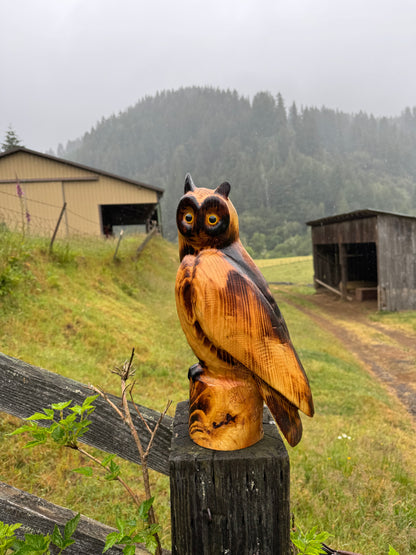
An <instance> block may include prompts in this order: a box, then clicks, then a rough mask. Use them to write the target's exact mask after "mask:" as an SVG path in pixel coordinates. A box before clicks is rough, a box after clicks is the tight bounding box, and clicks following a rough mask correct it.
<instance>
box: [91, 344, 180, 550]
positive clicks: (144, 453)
mask: <svg viewBox="0 0 416 555" xmlns="http://www.w3.org/2000/svg"><path fill="white" fill-rule="evenodd" d="M133 357H134V348H133V349H132V352H131V356H130V359H129V360H128V361H126V362H125V363H124V364H123V367H122V368H115V370H112V373H113V374H117V375H118V376H120V379H121V402H122V407H123V408H122V410H121V409H119V408H118V407H117V406H116V405H115V404H114V403H113V402H112V401H111V400H110V399H109V397H108V395H106V393H104V392H103V391H101V390H100V389H98V388H97V387H95V386H91V387H92V389H93V390H94V391H96V392H97V393H98V394H99V395H101V397H103V399H104V400H105V401H107V403H109V405H110V406H111V407H112V408H113V409H114V410H115V412H116V413H117V414H118V415H119V417H120V418H121V419H122V421H123V422H125V423H126V424H127V426H128V427H129V429H130V433H131V435H132V436H133V439H134V442H135V444H136V447H137V450H138V452H139V456H140V462H141V466H142V476H143V485H144V490H145V496H146V500H148V499H150V498H151V497H152V495H151V488H150V478H149V469H148V466H147V459H148V456H149V453H150V450H151V448H152V445H153V441H154V439H155V436H156V433H157V431H158V429H159V426H160V423H161V422H162V420H163V418H164V416H165V415H166V413H167V411H168V409H169V407H170V405H171V404H172V401H168V403H167V405H166V408H165V410H164V411H163V413H162V414H161V415H160V417H159V419H158V421H157V422H156V424H155V427H154V428H153V430H152V429H151V427H150V426H149V424H148V423H147V422H146V420H145V419H144V418H143V415H142V414H141V412H140V410H139V407H138V406H137V405H136V403H135V402H134V399H133V388H134V386H135V382H133V383H129V382H128V380H129V379H130V378H131V377H132V376H133V375H134V368H133V366H132V364H133ZM128 393H129V394H130V398H131V401H132V403H133V407H134V410H135V411H136V412H137V414H138V415H139V417H140V419H141V421H142V422H143V423H144V425H145V427H146V429H147V430H148V432H149V434H150V438H149V442H148V444H147V447H146V449H144V448H143V444H142V442H141V439H140V436H139V434H138V432H137V430H136V428H135V426H134V423H133V419H132V417H131V413H130V407H129V402H128V399H127V395H128ZM92 459H93V460H94V457H92ZM96 462H98V463H99V464H101V463H100V461H98V459H96ZM117 479H118V480H119V481H120V482H121V483H122V484H123V486H124V487H125V488H126V489H127V491H129V493H130V495H131V496H132V498H133V499H134V501H135V503H136V504H138V505H140V503H138V498H137V496H136V494H135V493H134V492H133V491H131V490H130V488H129V486H128V485H127V484H125V483H124V482H123V481H122V479H120V478H118V477H117ZM148 514H149V524H156V515H155V512H154V509H153V506H151V507H150V509H149V513H148ZM154 536H155V539H156V542H157V548H156V555H161V553H162V547H161V545H160V540H159V536H158V534H155V535H154Z"/></svg>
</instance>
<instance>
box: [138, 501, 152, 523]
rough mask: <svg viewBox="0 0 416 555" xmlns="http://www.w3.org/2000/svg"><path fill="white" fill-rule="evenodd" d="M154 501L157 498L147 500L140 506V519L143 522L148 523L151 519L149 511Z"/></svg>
mask: <svg viewBox="0 0 416 555" xmlns="http://www.w3.org/2000/svg"><path fill="white" fill-rule="evenodd" d="M154 500H155V498H154V497H151V498H150V499H146V501H143V503H141V504H140V507H139V517H140V519H141V520H144V521H146V520H147V519H148V518H149V510H150V507H151V506H152V505H153V501H154Z"/></svg>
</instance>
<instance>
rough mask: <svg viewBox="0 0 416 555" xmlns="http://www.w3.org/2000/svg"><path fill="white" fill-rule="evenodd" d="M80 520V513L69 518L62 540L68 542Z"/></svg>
mask: <svg viewBox="0 0 416 555" xmlns="http://www.w3.org/2000/svg"><path fill="white" fill-rule="evenodd" d="M80 518H81V515H80V513H78V514H76V515H75V516H74V517H73V518H71V520H68V522H67V523H66V524H65V529H64V538H65V540H66V541H68V540H69V538H70V537H71V536H72V534H73V533H74V532H75V530H76V529H77V526H78V523H79V519H80Z"/></svg>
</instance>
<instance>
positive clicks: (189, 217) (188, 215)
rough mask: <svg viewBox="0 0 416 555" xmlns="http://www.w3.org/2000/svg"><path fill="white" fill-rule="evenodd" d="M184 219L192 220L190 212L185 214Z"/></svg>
mask: <svg viewBox="0 0 416 555" xmlns="http://www.w3.org/2000/svg"><path fill="white" fill-rule="evenodd" d="M185 220H186V221H187V222H192V214H186V216H185Z"/></svg>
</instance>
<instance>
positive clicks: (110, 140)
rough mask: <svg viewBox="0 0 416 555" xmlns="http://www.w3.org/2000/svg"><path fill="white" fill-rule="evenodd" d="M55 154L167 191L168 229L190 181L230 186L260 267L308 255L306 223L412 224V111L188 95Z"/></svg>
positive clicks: (157, 99) (134, 110) (145, 106)
mask: <svg viewBox="0 0 416 555" xmlns="http://www.w3.org/2000/svg"><path fill="white" fill-rule="evenodd" d="M58 155H59V156H63V157H67V158H69V159H72V160H75V161H77V162H80V163H84V164H87V165H90V166H93V167H98V168H101V169H104V170H108V171H111V172H114V173H117V174H120V175H123V176H126V177H131V178H133V179H138V180H141V181H144V182H148V183H151V184H154V185H157V186H160V187H163V188H164V189H165V195H164V199H163V205H162V206H163V219H164V229H165V232H166V234H167V236H168V238H174V237H175V236H176V230H175V216H174V215H175V209H176V205H177V202H178V199H179V198H180V196H181V195H182V192H183V182H184V176H185V173H186V172H188V171H189V172H191V174H192V176H193V179H194V181H195V183H196V185H197V186H204V187H210V188H212V187H216V186H217V185H219V184H220V183H222V181H225V180H227V181H229V182H230V183H231V186H232V190H231V199H232V201H233V203H234V204H235V206H236V208H237V210H238V212H239V216H240V229H241V234H242V238H243V241H244V242H245V244H246V245H249V247H251V249H252V254H254V255H255V256H266V255H267V256H282V255H283V256H284V255H293V254H306V253H307V252H309V251H310V240H309V236H308V234H307V228H306V226H305V222H306V221H308V220H311V219H316V218H319V217H321V216H326V215H331V214H335V213H339V212H347V211H351V210H356V209H359V208H374V209H379V210H388V211H397V212H401V213H407V214H413V215H414V214H416V108H412V109H410V108H406V109H405V110H404V111H403V113H402V115H401V116H399V117H397V118H375V117H373V116H371V115H367V114H365V113H359V114H354V115H350V114H345V113H342V112H339V111H334V110H330V109H326V108H319V109H318V108H313V107H303V108H299V107H297V106H296V105H295V104H292V105H291V106H286V105H285V102H284V99H283V98H282V96H281V95H280V94H278V95H277V96H276V97H274V96H272V95H271V94H269V93H265V92H260V93H258V94H257V95H255V96H254V98H253V99H252V101H249V100H248V99H247V98H244V97H242V96H240V95H239V94H238V93H237V92H231V91H222V90H218V89H213V88H198V87H191V88H183V89H180V90H177V91H167V92H162V93H159V94H157V95H156V96H154V97H146V98H144V99H143V100H141V101H139V102H138V103H137V104H136V105H135V106H133V107H131V108H129V109H127V110H126V111H125V112H122V113H120V114H119V115H117V116H115V115H114V116H112V117H110V118H108V119H102V121H101V122H100V123H98V124H97V125H96V126H95V128H93V129H92V130H91V131H90V132H88V133H86V134H85V135H84V136H83V137H82V138H81V139H79V140H77V141H74V142H69V143H68V144H67V146H66V148H65V149H63V148H62V147H61V148H60V149H59V150H58Z"/></svg>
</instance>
